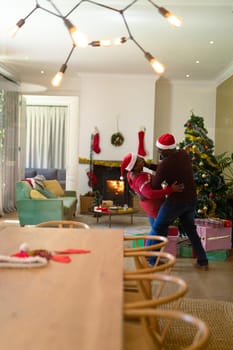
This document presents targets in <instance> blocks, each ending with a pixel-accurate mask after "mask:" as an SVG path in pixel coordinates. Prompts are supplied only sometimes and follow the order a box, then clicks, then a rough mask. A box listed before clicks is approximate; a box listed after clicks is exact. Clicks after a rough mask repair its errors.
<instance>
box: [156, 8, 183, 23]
mask: <svg viewBox="0 0 233 350" xmlns="http://www.w3.org/2000/svg"><path fill="white" fill-rule="evenodd" d="M153 5H154V6H156V5H155V4H153ZM156 7H157V6H156ZM157 8H158V10H159V13H160V14H161V15H162V16H163V17H165V18H166V19H167V20H168V22H169V23H170V24H172V25H173V26H174V27H180V26H181V20H180V19H179V18H178V17H176V16H175V15H173V14H172V13H171V12H169V11H168V10H166V9H165V8H164V7H157Z"/></svg>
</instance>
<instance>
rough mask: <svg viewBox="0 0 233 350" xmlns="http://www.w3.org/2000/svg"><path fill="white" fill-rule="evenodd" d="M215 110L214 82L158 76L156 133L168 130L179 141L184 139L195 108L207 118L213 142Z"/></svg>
mask: <svg viewBox="0 0 233 350" xmlns="http://www.w3.org/2000/svg"><path fill="white" fill-rule="evenodd" d="M215 109H216V85H215V83H212V82H200V81H199V82H191V81H173V82H171V81H168V80H166V79H159V80H158V81H157V83H156V109H155V136H156V137H158V136H159V135H160V134H163V133H166V132H169V133H172V134H174V135H175V137H176V141H177V142H180V141H181V140H182V139H183V138H184V130H185V128H184V124H185V123H186V122H187V120H188V119H189V117H190V116H191V113H192V111H193V113H194V114H195V115H197V116H201V117H203V118H204V123H205V128H206V129H207V130H208V136H209V137H210V138H211V139H212V140H213V141H214V137H215V113H216V111H215Z"/></svg>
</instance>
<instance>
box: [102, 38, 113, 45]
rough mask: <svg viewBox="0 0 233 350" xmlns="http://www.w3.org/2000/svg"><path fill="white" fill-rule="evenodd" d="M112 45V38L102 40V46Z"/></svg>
mask: <svg viewBox="0 0 233 350" xmlns="http://www.w3.org/2000/svg"><path fill="white" fill-rule="evenodd" d="M111 45H112V43H111V40H108V39H106V40H100V46H102V47H109V46H111Z"/></svg>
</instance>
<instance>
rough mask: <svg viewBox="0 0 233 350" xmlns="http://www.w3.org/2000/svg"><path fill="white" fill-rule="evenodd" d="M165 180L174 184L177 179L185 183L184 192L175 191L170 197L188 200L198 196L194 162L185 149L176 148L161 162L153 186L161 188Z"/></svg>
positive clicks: (169, 183) (177, 199) (178, 181)
mask: <svg viewBox="0 0 233 350" xmlns="http://www.w3.org/2000/svg"><path fill="white" fill-rule="evenodd" d="M163 181H166V182H167V183H168V185H170V186H171V185H172V184H173V183H174V182H175V181H177V183H183V184H184V191H183V192H173V193H172V194H171V195H169V199H171V200H175V201H187V200H189V199H193V198H195V197H196V186H195V183H194V178H193V170H192V163H191V161H190V158H189V155H188V154H187V153H186V152H185V151H184V150H174V151H171V153H170V154H169V155H168V156H167V157H166V158H164V159H163V160H162V161H161V163H159V165H158V167H157V170H156V174H155V177H154V178H153V180H152V188H153V189H160V188H161V184H162V182H163Z"/></svg>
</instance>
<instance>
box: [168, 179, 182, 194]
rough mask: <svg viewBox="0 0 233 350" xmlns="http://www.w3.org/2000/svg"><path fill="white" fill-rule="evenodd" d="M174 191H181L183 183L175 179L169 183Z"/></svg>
mask: <svg viewBox="0 0 233 350" xmlns="http://www.w3.org/2000/svg"><path fill="white" fill-rule="evenodd" d="M171 188H172V189H173V191H174V192H183V190H184V184H178V183H177V181H176V182H174V183H173V184H172V185H171Z"/></svg>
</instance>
